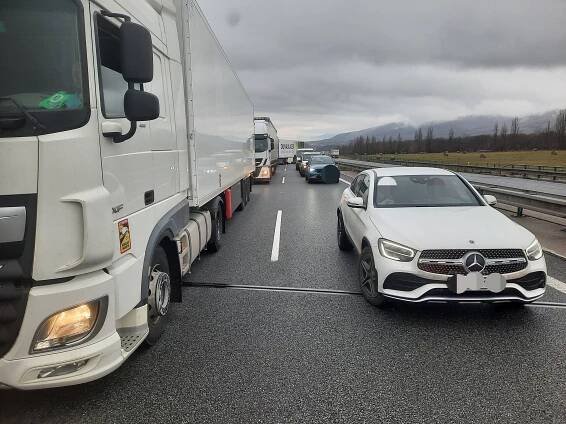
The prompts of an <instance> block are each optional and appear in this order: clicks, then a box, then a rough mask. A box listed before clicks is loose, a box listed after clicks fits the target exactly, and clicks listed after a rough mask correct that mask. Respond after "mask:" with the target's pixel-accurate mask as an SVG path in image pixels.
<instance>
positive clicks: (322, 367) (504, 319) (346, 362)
mask: <svg viewBox="0 0 566 424" xmlns="http://www.w3.org/2000/svg"><path fill="white" fill-rule="evenodd" d="M283 177H285V184H282V179H283ZM344 187H345V185H344V184H342V183H341V184H337V185H308V184H306V183H305V181H304V179H302V178H300V177H299V176H298V174H297V173H296V171H295V169H294V167H292V166H289V167H288V170H287V172H284V167H279V171H278V174H277V175H276V177H275V179H274V181H273V182H272V184H271V185H265V186H254V191H253V193H252V202H251V203H250V204H248V206H247V208H246V209H245V211H243V212H242V213H237V214H236V215H235V217H234V219H233V221H232V222H231V223H229V225H228V233H227V234H226V235H225V236H224V238H223V246H222V248H221V250H220V252H218V253H217V254H215V255H208V254H205V255H203V256H202V259H201V261H200V262H199V263H198V264H196V265H195V267H194V268H193V272H192V274H191V275H190V276H189V280H190V281H191V282H193V283H196V284H202V285H208V286H204V287H194V286H193V287H190V286H187V287H185V289H184V293H183V294H184V303H182V304H180V305H174V306H175V308H174V310H173V317H172V318H173V319H172V321H171V324H170V326H169V327H168V329H167V332H166V334H165V335H164V337H163V338H162V340H161V343H160V344H159V345H157V346H155V347H154V348H152V349H142V350H140V351H138V352H136V353H135V354H134V355H133V356H132V357H131V358H130V360H129V361H128V362H126V364H124V365H123V366H122V367H121V368H119V369H118V370H117V371H115V372H114V373H112V374H110V375H109V376H107V377H105V378H103V379H102V380H99V381H95V382H92V383H89V384H85V385H82V386H77V387H69V388H63V389H54V390H48V391H39V392H33V393H28V392H0V422H1V423H2V424H8V423H18V424H21V423H58V424H59V423H83V422H85V423H132V422H149V423H167V422H175V423H177V422H178V423H181V422H186V423H224V422H226V423H271V422H309V423H310V422H321V423H329V422H343V423H354V422H376V423H377V422H387V423H408V422H411V423H433V422H438V423H457V422H466V423H512V422H528V423H551V422H554V423H561V422H566V360H565V359H566V337H564V334H565V333H566V309H565V308H559V307H558V308H557V307H547V306H533V307H527V308H525V309H522V310H503V309H499V308H496V307H494V306H493V305H422V306H415V305H393V306H392V307H390V308H388V309H386V310H379V309H376V308H373V307H371V306H370V305H369V304H367V303H366V302H365V301H364V300H363V298H362V297H361V296H359V294H357V293H358V292H359V288H358V286H357V284H356V263H357V258H356V255H355V254H354V253H343V252H340V251H339V250H338V248H337V246H336V240H335V226H336V215H335V210H336V204H337V200H338V198H339V196H340V193H341V191H342V190H343V189H344ZM279 211H281V213H280V214H279ZM278 216H280V219H279V222H280V228H281V232H280V239H279V249H278V252H277V258H276V261H272V259H273V253H274V244H275V243H274V239H275V238H276V237H274V235H275V227H276V222H277V220H278ZM549 267H550V273H551V275H552V276H553V277H556V278H557V279H562V281H566V266H565V264H564V261H561V260H560V259H558V258H549ZM221 284H232V285H234V284H235V285H239V286H248V287H239V288H219V287H218V286H219V285H221ZM214 286H216V287H214ZM251 286H254V287H251ZM558 287H559V288H561V287H563V286H560V285H558ZM302 289H308V290H306V291H301V290H302ZM325 290H330V291H335V292H325ZM343 292H351V293H343ZM544 300H545V301H552V302H566V294H563V293H561V292H560V291H558V290H555V289H553V288H549V289H548V294H547V295H546V296H545V299H544Z"/></svg>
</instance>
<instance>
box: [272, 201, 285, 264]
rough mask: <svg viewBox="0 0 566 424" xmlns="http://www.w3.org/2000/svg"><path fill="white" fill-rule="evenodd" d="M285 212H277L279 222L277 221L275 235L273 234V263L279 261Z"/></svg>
mask: <svg viewBox="0 0 566 424" xmlns="http://www.w3.org/2000/svg"><path fill="white" fill-rule="evenodd" d="M282 214H283V211H278V212H277V220H276V221H275V233H274V234H273V247H272V248H271V262H277V261H278V260H279V240H280V239H281V215H282Z"/></svg>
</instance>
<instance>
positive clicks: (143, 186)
mask: <svg viewBox="0 0 566 424" xmlns="http://www.w3.org/2000/svg"><path fill="white" fill-rule="evenodd" d="M118 12H120V11H118ZM91 16H92V19H93V39H94V42H95V46H96V55H95V56H96V57H97V63H96V64H95V69H96V74H97V81H98V85H97V91H98V102H99V106H100V107H99V108H98V119H99V126H100V150H101V156H102V171H103V179H104V186H105V187H106V189H107V190H108V191H109V192H110V195H111V204H112V208H113V219H114V220H116V219H120V218H122V217H124V216H127V215H130V214H132V213H134V212H136V211H139V210H141V209H143V208H145V207H147V206H148V205H149V204H151V203H152V202H153V200H152V199H153V198H154V190H155V187H154V182H153V173H152V172H151V171H152V167H153V158H152V152H151V146H150V129H149V125H148V123H147V122H138V124H137V130H136V133H135V135H134V136H133V137H132V138H131V139H129V140H127V141H125V142H123V143H114V142H113V140H112V138H109V137H105V136H104V135H103V132H109V129H110V130H112V129H116V128H117V127H118V128H121V131H122V133H123V134H124V133H126V132H127V131H128V129H129V127H130V122H129V121H128V120H127V119H126V118H125V114H124V94H125V92H126V90H127V88H128V85H127V83H126V82H125V81H124V79H123V77H122V75H121V64H120V37H119V26H120V22H119V21H118V20H116V19H114V18H106V17H104V16H102V15H101V14H100V8H98V7H96V6H94V5H92V4H91Z"/></svg>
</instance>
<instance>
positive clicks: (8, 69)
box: [0, 0, 89, 137]
mask: <svg viewBox="0 0 566 424" xmlns="http://www.w3.org/2000/svg"><path fill="white" fill-rule="evenodd" d="M82 19H83V18H82V6H81V5H80V3H79V2H78V1H74V0H49V1H45V0H2V7H1V8H0V51H1V52H2V57H3V60H1V61H0V127H1V128H2V129H3V130H7V131H0V136H4V137H11V136H22V135H29V133H32V132H33V130H32V128H33V126H34V125H33V122H29V121H30V120H31V121H33V119H29V117H30V115H31V116H33V117H34V118H36V119H37V121H39V122H41V124H42V126H43V127H44V128H43V129H42V132H43V133H46V132H55V131H62V130H67V129H71V128H76V127H78V126H80V125H82V124H84V123H85V122H86V119H88V115H89V111H88V98H87V90H86V82H85V80H86V78H85V61H84V34H83V30H82V28H83V27H84V25H83V23H82ZM22 109H24V110H23V111H22ZM14 117H18V118H21V119H14ZM8 118H10V119H11V121H10V122H11V123H12V125H11V126H9V127H8V128H7V127H6V125H3V123H6V122H7V119H8ZM26 118H27V119H26ZM14 122H16V124H14Z"/></svg>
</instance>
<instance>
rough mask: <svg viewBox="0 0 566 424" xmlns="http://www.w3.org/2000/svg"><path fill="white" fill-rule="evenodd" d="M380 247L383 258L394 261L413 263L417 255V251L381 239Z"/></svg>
mask: <svg viewBox="0 0 566 424" xmlns="http://www.w3.org/2000/svg"><path fill="white" fill-rule="evenodd" d="M378 245H379V252H380V253H381V256H383V257H385V258H387V259H392V260H394V261H400V262H411V261H412V260H413V259H414V258H415V255H416V254H417V251H416V250H415V249H411V248H410V247H407V246H403V245H402V244H399V243H395V242H393V241H390V240H386V239H379V243H378Z"/></svg>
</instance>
